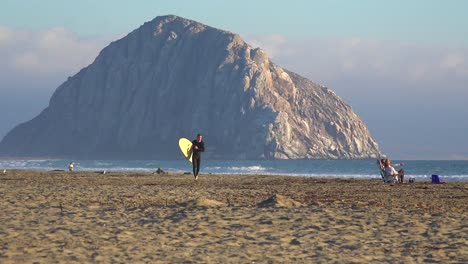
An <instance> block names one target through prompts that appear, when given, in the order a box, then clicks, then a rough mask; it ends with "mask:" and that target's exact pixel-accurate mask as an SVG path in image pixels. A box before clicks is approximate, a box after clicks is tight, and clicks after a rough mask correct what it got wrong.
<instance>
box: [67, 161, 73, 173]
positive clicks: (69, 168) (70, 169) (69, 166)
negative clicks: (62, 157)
mask: <svg viewBox="0 0 468 264" xmlns="http://www.w3.org/2000/svg"><path fill="white" fill-rule="evenodd" d="M68 170H69V171H74V170H75V164H74V163H73V162H70V164H68Z"/></svg>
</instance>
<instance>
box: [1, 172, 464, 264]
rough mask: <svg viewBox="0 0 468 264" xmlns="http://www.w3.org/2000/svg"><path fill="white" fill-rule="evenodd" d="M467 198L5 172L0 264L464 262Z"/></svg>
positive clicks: (418, 187)
mask: <svg viewBox="0 0 468 264" xmlns="http://www.w3.org/2000/svg"><path fill="white" fill-rule="evenodd" d="M467 190H468V183H465V182H461V183H456V182H453V183H452V182H451V183H447V184H442V185H433V184H430V183H428V182H416V183H414V184H404V185H393V186H390V185H383V184H381V183H380V181H378V180H356V179H327V178H307V177H285V176H263V175H249V176H247V175H201V176H200V179H199V180H198V181H195V180H194V179H193V177H191V176H190V175H181V174H171V173H169V174H167V175H156V174H150V173H115V172H107V173H106V174H98V173H92V172H74V173H69V172H38V171H8V173H6V174H1V175H0V194H1V195H2V200H1V202H0V212H1V214H0V222H1V223H2V224H1V225H0V234H1V236H0V262H1V263H33V262H38V263H57V262H62V263H63V262H67V263H83V262H104V263H108V262H142V263H145V262H146V263H174V262H176V263H179V262H183V263H193V262H201V263H246V262H248V263H252V262H255V263H278V262H280V263H281V262H289V263H290V262H309V263H310V262H340V263H341V262H344V263H350V262H404V263H420V262H441V263H466V262H467V260H468V259H467V257H466V256H468V252H467V248H468V247H467V241H468V239H467V238H468V225H467V224H466V223H467V219H466V215H467V206H468V205H467V203H466V198H467V194H468V192H467ZM263 205H265V206H263Z"/></svg>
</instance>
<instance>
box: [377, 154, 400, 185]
mask: <svg viewBox="0 0 468 264" xmlns="http://www.w3.org/2000/svg"><path fill="white" fill-rule="evenodd" d="M377 166H378V167H379V172H380V177H382V181H383V183H397V182H398V177H397V176H395V175H386V174H385V167H384V165H383V164H382V162H381V161H380V159H378V160H377Z"/></svg>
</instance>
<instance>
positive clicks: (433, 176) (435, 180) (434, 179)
mask: <svg viewBox="0 0 468 264" xmlns="http://www.w3.org/2000/svg"><path fill="white" fill-rule="evenodd" d="M432 183H441V181H440V177H439V175H435V174H432Z"/></svg>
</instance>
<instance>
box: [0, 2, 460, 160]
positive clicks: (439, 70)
mask: <svg viewBox="0 0 468 264" xmlns="http://www.w3.org/2000/svg"><path fill="white" fill-rule="evenodd" d="M0 6H1V8H0V98H1V99H2V102H1V103H0V113H1V114H0V138H2V137H3V136H5V135H6V133H8V131H10V130H11V129H12V128H13V127H14V126H16V125H18V124H20V123H22V122H26V121H28V120H30V119H32V118H34V117H35V116H37V115H38V114H39V113H40V112H41V111H42V110H43V109H45V107H47V105H48V102H49V99H50V97H51V95H52V94H53V92H54V91H55V89H56V88H57V87H58V86H59V85H60V84H61V83H63V82H64V81H66V79H67V78H68V77H69V76H73V75H74V74H76V73H77V72H78V71H79V70H80V69H81V68H83V67H86V66H87V65H89V64H90V63H92V62H93V60H94V59H95V58H96V56H97V55H98V53H99V51H100V50H102V49H103V48H104V47H106V46H107V45H108V44H109V43H110V42H111V41H114V40H117V39H119V38H122V37H124V36H125V35H126V34H128V33H129V32H131V31H132V30H135V29H137V28H138V27H139V26H141V25H142V24H143V23H144V22H147V21H150V20H152V19H154V18H155V17H157V16H161V15H168V14H173V15H178V16H181V17H185V18H188V19H192V20H196V21H198V22H201V23H204V24H207V25H210V26H212V27H216V28H219V29H223V30H228V31H231V32H235V33H238V34H240V35H241V37H243V38H244V40H245V41H246V42H247V43H249V44H250V45H252V46H254V47H260V48H262V49H264V50H265V51H266V52H267V54H268V55H269V56H270V58H271V59H272V60H273V61H274V62H275V63H277V64H278V65H280V66H282V67H283V68H286V69H288V70H292V71H294V72H296V73H298V74H300V75H302V76H304V77H306V78H308V79H311V80H313V81H315V82H318V83H320V84H323V85H325V86H327V87H329V88H330V89H332V90H333V91H335V93H336V94H337V95H338V96H340V97H341V98H343V99H344V100H345V101H346V102H347V103H348V104H350V105H351V106H352V107H353V110H354V111H355V112H356V113H357V114H358V115H359V116H360V117H361V118H362V119H363V120H364V122H365V123H366V124H367V126H368V128H369V130H370V132H371V134H372V135H373V136H374V137H375V138H376V140H377V142H378V143H379V145H380V148H381V150H382V151H383V152H384V153H385V154H387V155H388V156H389V157H390V158H393V159H465V160H466V159H468V141H467V140H465V135H466V134H468V133H467V131H468V103H467V101H468V16H466V15H465V13H466V10H468V1H463V0H445V1H442V0H441V1H438V0H410V1H408V0H406V1H400V0H393V1H387V0H359V1H348V0H329V1H323V0H322V1H314V0H289V1H274V0H269V1H264V0H256V1H252V0H237V1H220V0H198V1H192V0H179V1H168V0H165V1H162V0H140V1H120V0H100V1H91V0H81V1H76V0H74V1H69V0H29V1H17V0H0Z"/></svg>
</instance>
